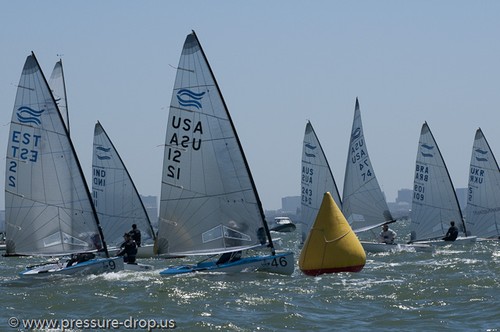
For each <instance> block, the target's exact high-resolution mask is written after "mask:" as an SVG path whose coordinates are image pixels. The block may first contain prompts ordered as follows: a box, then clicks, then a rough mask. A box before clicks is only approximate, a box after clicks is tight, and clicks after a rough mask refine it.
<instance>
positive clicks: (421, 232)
mask: <svg viewBox="0 0 500 332" xmlns="http://www.w3.org/2000/svg"><path fill="white" fill-rule="evenodd" d="M413 181H414V182H413V200H412V207H411V213H410V217H411V226H410V227H411V240H412V241H419V240H430V239H438V238H441V237H443V236H444V235H445V234H446V231H447V230H448V228H449V227H450V222H451V221H454V222H455V224H456V226H457V227H458V228H459V229H460V228H461V229H462V231H464V226H463V218H462V212H461V210H460V206H459V204H458V199H457V195H456V193H455V189H454V187H453V183H452V181H451V178H450V174H449V173H448V169H447V168H446V165H445V163H444V160H443V157H442V155H441V152H440V151H439V147H438V145H437V143H436V141H435V140H434V136H433V135H432V132H431V130H430V128H429V126H428V125H427V122H425V123H424V124H423V125H422V130H421V132H420V140H419V142H418V150H417V160H416V166H415V176H414V179H413Z"/></svg>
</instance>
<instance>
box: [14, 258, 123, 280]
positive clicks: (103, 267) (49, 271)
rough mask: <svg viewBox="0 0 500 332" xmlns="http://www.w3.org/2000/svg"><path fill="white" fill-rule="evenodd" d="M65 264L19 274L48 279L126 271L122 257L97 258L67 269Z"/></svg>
mask: <svg viewBox="0 0 500 332" xmlns="http://www.w3.org/2000/svg"><path fill="white" fill-rule="evenodd" d="M66 264H67V263H66V262H64V263H59V262H58V263H49V264H44V265H40V266H35V267H33V268H28V269H27V270H25V271H23V272H21V273H19V275H20V276H21V277H47V276H50V275H87V274H101V273H108V272H118V271H122V270H123V269H124V266H123V265H124V264H123V259H122V258H121V257H113V258H95V259H91V260H88V261H86V262H82V263H78V264H75V265H72V266H70V267H66Z"/></svg>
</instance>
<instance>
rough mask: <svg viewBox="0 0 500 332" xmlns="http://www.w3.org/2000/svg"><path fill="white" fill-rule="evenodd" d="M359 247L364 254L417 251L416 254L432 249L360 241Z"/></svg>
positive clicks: (425, 246) (426, 246)
mask: <svg viewBox="0 0 500 332" xmlns="http://www.w3.org/2000/svg"><path fill="white" fill-rule="evenodd" d="M361 245H362V246H363V249H365V251H366V252H371V253H377V252H389V251H405V250H406V251H417V252H432V251H433V250H434V248H433V247H432V246H431V245H429V244H421V243H415V244H386V243H379V242H365V241H361Z"/></svg>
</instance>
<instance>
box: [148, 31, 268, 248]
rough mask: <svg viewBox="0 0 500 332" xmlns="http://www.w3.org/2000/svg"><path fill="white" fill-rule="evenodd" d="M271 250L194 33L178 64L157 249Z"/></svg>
mask: <svg viewBox="0 0 500 332" xmlns="http://www.w3.org/2000/svg"><path fill="white" fill-rule="evenodd" d="M266 236H267V239H268V241H269V242H270V245H271V247H272V240H271V236H270V234H269V229H268V227H267V223H266V221H265V219H264V213H263V209H262V205H261V202H260V200H259V197H258V195H257V191H256V188H255V184H254V181H253V179H252V176H251V173H250V170H249V167H248V164H247V161H246V159H245V156H244V154H243V150H242V147H241V144H240V141H239V139H238V137H237V135H236V131H235V128H234V125H233V123H232V120H231V117H230V116H229V112H228V110H227V107H226V104H225V102H224V100H223V98H222V95H221V92H220V90H219V87H218V85H217V83H216V81H215V78H214V75H213V73H212V70H211V68H210V66H209V64H208V62H207V59H206V56H205V54H204V52H203V50H202V48H201V46H200V43H199V41H198V38H197V37H196V35H195V33H194V32H193V33H191V34H189V35H188V36H187V38H186V41H185V43H184V47H183V50H182V54H181V57H180V61H179V66H178V68H177V75H176V79H175V84H174V89H173V94H172V100H171V103H170V111H169V117H168V123H167V130H166V140H165V150H164V159H163V175H162V185H161V201H160V220H159V233H158V251H159V253H160V254H171V255H199V254H217V253H222V252H230V251H237V250H242V249H246V248H250V247H255V246H259V245H261V244H263V243H265V242H266Z"/></svg>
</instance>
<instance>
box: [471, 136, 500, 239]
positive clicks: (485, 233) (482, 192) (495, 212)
mask: <svg viewBox="0 0 500 332" xmlns="http://www.w3.org/2000/svg"><path fill="white" fill-rule="evenodd" d="M469 171H470V173H469V191H468V195H467V208H466V210H465V211H466V218H465V221H466V225H467V230H468V231H470V232H471V234H472V235H476V236H477V237H481V238H497V239H498V238H499V236H500V171H499V169H498V164H497V161H496V159H495V156H494V155H493V152H492V151H491V148H490V145H489V144H488V142H487V141H486V137H485V136H484V134H483V132H482V130H481V128H479V129H478V130H477V131H476V136H475V138H474V145H473V147H472V156H471V160H470V170H469Z"/></svg>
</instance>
